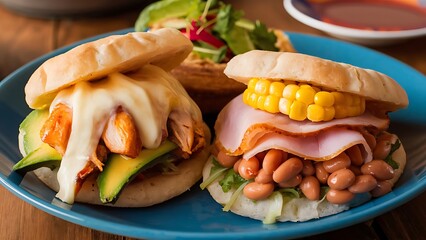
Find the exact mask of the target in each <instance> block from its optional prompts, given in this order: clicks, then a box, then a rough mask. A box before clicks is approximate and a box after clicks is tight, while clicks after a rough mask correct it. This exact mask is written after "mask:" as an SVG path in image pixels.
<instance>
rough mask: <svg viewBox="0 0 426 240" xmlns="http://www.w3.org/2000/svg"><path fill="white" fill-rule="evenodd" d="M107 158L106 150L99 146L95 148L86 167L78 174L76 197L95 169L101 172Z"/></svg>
mask: <svg viewBox="0 0 426 240" xmlns="http://www.w3.org/2000/svg"><path fill="white" fill-rule="evenodd" d="M107 158H108V149H107V148H106V147H105V146H104V145H101V144H99V145H98V146H97V147H96V151H95V152H94V153H93V154H92V156H91V157H90V161H89V162H87V164H86V166H85V167H84V168H83V169H82V170H81V171H80V172H79V173H78V175H77V186H76V195H77V193H78V191H79V190H80V188H81V186H82V185H83V183H84V180H85V179H86V178H87V177H88V176H89V175H90V174H91V173H93V172H94V171H95V170H96V169H97V170H99V171H101V172H102V170H103V165H104V164H103V163H104V162H105V161H106V160H107Z"/></svg>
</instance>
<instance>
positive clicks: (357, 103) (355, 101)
mask: <svg viewBox="0 0 426 240" xmlns="http://www.w3.org/2000/svg"><path fill="white" fill-rule="evenodd" d="M352 100H353V102H352V105H354V106H361V97H360V96H358V95H353V96H352Z"/></svg>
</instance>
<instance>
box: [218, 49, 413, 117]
mask: <svg viewBox="0 0 426 240" xmlns="http://www.w3.org/2000/svg"><path fill="white" fill-rule="evenodd" d="M225 74H226V75H227V76H228V77H230V78H233V79H235V80H237V81H239V82H242V83H244V84H247V82H248V81H249V79H251V78H253V77H258V78H268V79H272V80H283V79H284V80H294V81H298V82H306V83H310V84H313V85H316V86H320V87H324V88H326V89H329V90H336V91H340V92H348V93H353V94H356V95H359V96H363V97H365V98H366V99H367V100H370V101H373V102H377V103H379V105H380V107H382V108H385V110H387V111H395V110H396V109H399V108H404V107H406V106H407V105H408V97H407V94H406V92H405V91H404V89H403V88H402V87H401V86H400V85H399V84H398V83H397V82H396V81H395V80H393V79H392V78H390V77H388V76H386V75H384V74H382V73H379V72H377V71H373V70H370V69H362V68H359V67H355V66H352V65H349V64H345V63H338V62H333V61H329V60H325V59H321V58H318V57H313V56H309V55H305V54H300V53H289V52H269V51H260V50H254V51H250V52H247V53H244V54H241V55H238V56H236V57H234V58H233V59H231V61H230V62H229V63H228V65H227V67H226V69H225Z"/></svg>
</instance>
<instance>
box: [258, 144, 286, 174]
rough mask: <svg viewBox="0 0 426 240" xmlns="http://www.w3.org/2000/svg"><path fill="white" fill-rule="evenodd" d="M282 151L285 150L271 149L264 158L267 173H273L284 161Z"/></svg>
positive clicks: (263, 166) (263, 165)
mask: <svg viewBox="0 0 426 240" xmlns="http://www.w3.org/2000/svg"><path fill="white" fill-rule="evenodd" d="M282 153H283V151H281V150H278V149H271V150H269V151H268V152H267V153H266V155H265V158H264V159H263V163H262V168H263V169H265V171H266V172H267V173H270V174H272V173H273V172H274V171H275V170H276V169H277V168H278V166H280V164H281V163H282V162H283V160H282V155H283V154H282Z"/></svg>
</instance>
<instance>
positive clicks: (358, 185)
mask: <svg viewBox="0 0 426 240" xmlns="http://www.w3.org/2000/svg"><path fill="white" fill-rule="evenodd" d="M376 186H377V180H376V179H375V178H374V177H373V176H371V175H359V176H356V177H355V182H354V183H353V184H352V186H350V187H349V188H348V190H349V191H350V192H352V193H365V192H369V191H371V190H373V189H374V188H376Z"/></svg>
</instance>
